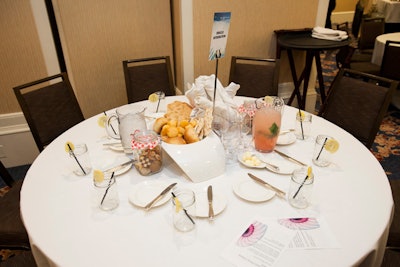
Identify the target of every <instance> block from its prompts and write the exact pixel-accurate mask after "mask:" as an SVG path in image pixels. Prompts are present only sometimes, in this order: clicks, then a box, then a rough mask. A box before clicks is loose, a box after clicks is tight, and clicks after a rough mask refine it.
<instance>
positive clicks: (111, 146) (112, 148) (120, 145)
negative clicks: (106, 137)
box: [108, 143, 124, 152]
mask: <svg viewBox="0 0 400 267" xmlns="http://www.w3.org/2000/svg"><path fill="white" fill-rule="evenodd" d="M108 147H109V148H110V149H111V150H114V151H117V152H122V151H124V148H123V147H122V144H121V143H118V144H115V145H110V146H108Z"/></svg>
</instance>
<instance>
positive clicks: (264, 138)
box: [253, 96, 285, 153]
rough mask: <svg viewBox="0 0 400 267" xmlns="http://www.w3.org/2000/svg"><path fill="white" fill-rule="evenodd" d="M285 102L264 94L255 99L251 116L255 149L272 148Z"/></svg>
mask: <svg viewBox="0 0 400 267" xmlns="http://www.w3.org/2000/svg"><path fill="white" fill-rule="evenodd" d="M284 105H285V103H284V102H283V99H282V98H280V97H274V96H266V97H265V98H260V99H257V100H256V106H257V110H256V112H255V115H254V118H253V138H254V146H255V148H256V150H258V151H260V152H267V153H268V152H271V151H273V150H274V148H275V145H276V141H277V140H278V136H279V131H280V129H281V120H282V112H283V107H284Z"/></svg>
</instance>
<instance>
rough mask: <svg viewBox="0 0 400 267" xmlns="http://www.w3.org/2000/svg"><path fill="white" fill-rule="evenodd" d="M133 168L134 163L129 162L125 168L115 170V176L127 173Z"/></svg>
mask: <svg viewBox="0 0 400 267" xmlns="http://www.w3.org/2000/svg"><path fill="white" fill-rule="evenodd" d="M131 168H132V163H129V164H128V165H126V166H124V167H123V168H121V169H119V170H117V171H116V172H114V176H118V175H121V174H124V173H126V172H127V171H129V170H130V169H131Z"/></svg>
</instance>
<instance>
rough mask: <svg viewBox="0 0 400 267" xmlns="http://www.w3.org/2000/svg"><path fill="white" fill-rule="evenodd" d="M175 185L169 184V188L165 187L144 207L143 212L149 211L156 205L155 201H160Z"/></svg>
mask: <svg viewBox="0 0 400 267" xmlns="http://www.w3.org/2000/svg"><path fill="white" fill-rule="evenodd" d="M175 185H176V183H173V184H170V185H169V186H167V187H166V188H165V189H164V190H163V191H162V192H161V193H160V194H158V195H157V196H156V197H155V198H154V199H153V200H152V201H150V202H149V203H148V204H147V205H146V206H144V209H145V210H150V209H151V208H152V207H153V206H154V204H156V202H157V201H159V200H160V199H162V198H163V197H164V196H165V194H167V193H168V192H169V190H171V189H172V188H173V187H174V186H175Z"/></svg>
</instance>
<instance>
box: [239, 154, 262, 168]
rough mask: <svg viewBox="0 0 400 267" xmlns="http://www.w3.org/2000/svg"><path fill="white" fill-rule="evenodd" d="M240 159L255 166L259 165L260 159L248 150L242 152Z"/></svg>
mask: <svg viewBox="0 0 400 267" xmlns="http://www.w3.org/2000/svg"><path fill="white" fill-rule="evenodd" d="M242 161H243V162H244V163H245V164H247V165H249V166H254V167H256V166H260V165H261V160H260V159H259V158H257V157H256V156H255V155H253V154H252V153H251V152H249V151H247V152H245V153H243V156H242Z"/></svg>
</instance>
